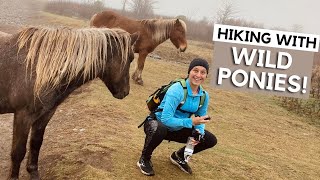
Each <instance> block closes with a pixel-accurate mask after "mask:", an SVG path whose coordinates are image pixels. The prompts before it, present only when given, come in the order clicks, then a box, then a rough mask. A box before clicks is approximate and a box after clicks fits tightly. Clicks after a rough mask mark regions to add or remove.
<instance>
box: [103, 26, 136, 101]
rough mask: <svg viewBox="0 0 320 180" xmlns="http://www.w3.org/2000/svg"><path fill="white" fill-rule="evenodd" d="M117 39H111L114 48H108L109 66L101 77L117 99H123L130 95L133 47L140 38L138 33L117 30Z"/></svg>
mask: <svg viewBox="0 0 320 180" xmlns="http://www.w3.org/2000/svg"><path fill="white" fill-rule="evenodd" d="M115 31H117V34H119V36H118V37H116V38H111V39H110V40H111V44H112V46H109V47H108V52H109V53H108V56H110V57H108V59H109V61H108V64H107V66H106V67H105V68H104V72H102V74H101V76H100V77H99V78H100V79H101V80H102V81H103V82H104V84H105V85H106V86H107V87H108V89H109V91H110V92H111V93H112V95H113V96H114V97H115V98H118V99H122V98H124V97H126V96H127V95H128V94H129V90H130V84H129V80H130V78H129V77H130V74H129V69H130V63H131V62H132V61H133V59H134V50H133V47H134V46H133V45H134V43H135V42H136V40H137V39H138V37H139V34H138V33H134V34H131V35H130V34H129V33H128V32H126V31H124V30H121V29H116V30H115Z"/></svg>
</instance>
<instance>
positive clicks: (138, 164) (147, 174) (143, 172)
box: [137, 161, 154, 176]
mask: <svg viewBox="0 0 320 180" xmlns="http://www.w3.org/2000/svg"><path fill="white" fill-rule="evenodd" d="M137 166H138V168H139V169H140V171H141V173H142V174H144V175H146V176H154V174H150V173H147V172H145V171H143V170H142V169H141V164H140V163H139V161H138V162H137Z"/></svg>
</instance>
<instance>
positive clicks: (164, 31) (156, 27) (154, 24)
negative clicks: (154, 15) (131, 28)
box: [141, 19, 187, 43]
mask: <svg viewBox="0 0 320 180" xmlns="http://www.w3.org/2000/svg"><path fill="white" fill-rule="evenodd" d="M176 20H177V19H145V20H142V21H141V23H143V24H144V25H145V26H146V27H147V30H148V31H150V32H151V34H153V35H152V39H153V40H154V41H155V42H157V43H161V42H163V41H164V40H167V39H168V38H169V37H170V32H171V31H172V29H173V28H174V24H175V22H176ZM179 22H180V23H181V25H182V27H183V29H184V31H185V32H186V31H187V25H186V23H185V22H184V21H182V20H181V19H179Z"/></svg>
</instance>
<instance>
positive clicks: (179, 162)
mask: <svg viewBox="0 0 320 180" xmlns="http://www.w3.org/2000/svg"><path fill="white" fill-rule="evenodd" d="M170 160H171V162H172V163H173V164H175V165H177V166H178V167H179V168H180V169H181V170H182V171H183V172H185V173H188V174H192V169H191V167H190V166H189V165H188V163H187V162H186V161H185V160H184V158H180V157H179V156H178V155H177V153H176V152H173V153H172V154H171V156H170Z"/></svg>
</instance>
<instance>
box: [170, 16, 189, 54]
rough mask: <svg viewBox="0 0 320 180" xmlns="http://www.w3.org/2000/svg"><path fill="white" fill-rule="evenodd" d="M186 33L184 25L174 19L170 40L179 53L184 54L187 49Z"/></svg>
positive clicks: (182, 22)
mask: <svg viewBox="0 0 320 180" xmlns="http://www.w3.org/2000/svg"><path fill="white" fill-rule="evenodd" d="M186 31H187V26H186V23H185V22H184V21H182V20H180V19H176V20H175V22H174V25H173V28H172V30H171V32H170V40H171V42H172V44H174V45H175V46H176V48H177V49H179V50H180V52H184V51H185V50H186V49H187V39H186Z"/></svg>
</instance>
